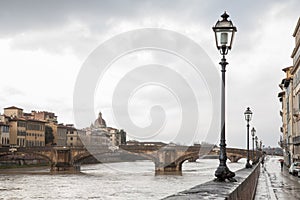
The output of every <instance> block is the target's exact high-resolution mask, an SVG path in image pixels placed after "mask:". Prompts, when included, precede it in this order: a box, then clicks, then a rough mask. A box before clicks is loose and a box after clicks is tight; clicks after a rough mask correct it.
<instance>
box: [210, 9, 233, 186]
mask: <svg viewBox="0 0 300 200" xmlns="http://www.w3.org/2000/svg"><path fill="white" fill-rule="evenodd" d="M221 17H222V20H218V21H217V23H216V25H215V26H214V27H213V31H214V33H215V40H216V46H217V49H218V50H219V51H220V53H221V55H222V59H221V62H220V63H219V64H220V65H221V72H222V90H221V139H220V155H219V160H220V163H219V166H218V168H217V170H216V171H215V176H216V177H217V179H216V180H217V181H225V180H226V179H228V180H229V181H235V179H234V178H233V177H234V176H235V173H234V172H231V171H230V170H229V169H228V167H227V165H226V160H227V155H226V140H225V72H226V65H227V64H228V63H227V62H226V58H225V55H227V53H228V50H231V48H232V42H233V37H234V33H235V32H236V27H235V26H233V24H232V21H231V20H228V17H229V15H228V14H227V13H226V12H224V14H223V15H221Z"/></svg>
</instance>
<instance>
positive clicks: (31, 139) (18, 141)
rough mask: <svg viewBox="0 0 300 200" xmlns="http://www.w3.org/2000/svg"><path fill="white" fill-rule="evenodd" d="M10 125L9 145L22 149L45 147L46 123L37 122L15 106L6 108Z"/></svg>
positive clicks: (5, 113)
mask: <svg viewBox="0 0 300 200" xmlns="http://www.w3.org/2000/svg"><path fill="white" fill-rule="evenodd" d="M4 116H6V117H7V118H8V121H9V122H8V123H9V125H10V130H9V144H10V145H17V146H20V147H26V146H45V121H41V120H35V119H34V118H33V117H32V115H31V114H28V113H23V109H21V108H17V107H15V106H11V107H7V108H4Z"/></svg>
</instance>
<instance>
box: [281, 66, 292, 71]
mask: <svg viewBox="0 0 300 200" xmlns="http://www.w3.org/2000/svg"><path fill="white" fill-rule="evenodd" d="M291 68H293V66H289V67H285V68H283V69H282V71H284V72H286V71H288V70H289V69H291Z"/></svg>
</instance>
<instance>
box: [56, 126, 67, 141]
mask: <svg viewBox="0 0 300 200" xmlns="http://www.w3.org/2000/svg"><path fill="white" fill-rule="evenodd" d="M56 145H57V146H67V127H66V126H64V125H63V124H58V125H57V139H56Z"/></svg>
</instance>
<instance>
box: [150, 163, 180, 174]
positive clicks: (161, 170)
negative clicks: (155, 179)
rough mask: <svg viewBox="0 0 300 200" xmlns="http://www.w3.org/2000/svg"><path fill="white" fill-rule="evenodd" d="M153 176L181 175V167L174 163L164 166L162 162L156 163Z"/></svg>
mask: <svg viewBox="0 0 300 200" xmlns="http://www.w3.org/2000/svg"><path fill="white" fill-rule="evenodd" d="M155 175H182V165H180V164H176V163H171V164H168V165H165V163H164V162H159V163H157V162H156V163H155Z"/></svg>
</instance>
